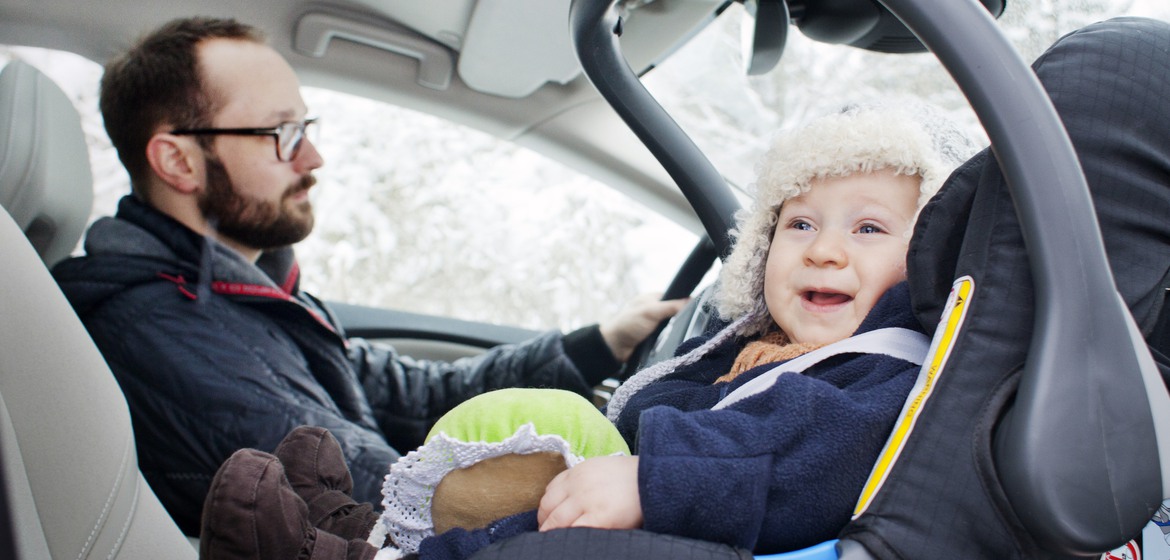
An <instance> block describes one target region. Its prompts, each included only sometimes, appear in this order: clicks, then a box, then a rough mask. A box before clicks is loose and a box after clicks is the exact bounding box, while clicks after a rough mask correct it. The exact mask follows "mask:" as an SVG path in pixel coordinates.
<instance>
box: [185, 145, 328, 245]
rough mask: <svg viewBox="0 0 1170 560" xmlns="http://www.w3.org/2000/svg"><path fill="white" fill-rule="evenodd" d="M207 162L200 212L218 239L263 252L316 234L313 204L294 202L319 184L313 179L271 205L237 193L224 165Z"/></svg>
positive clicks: (303, 180) (292, 187)
mask: <svg viewBox="0 0 1170 560" xmlns="http://www.w3.org/2000/svg"><path fill="white" fill-rule="evenodd" d="M206 161H207V190H206V191H205V192H204V193H203V196H202V197H200V198H199V209H200V210H201V211H202V212H203V215H204V216H206V217H207V220H208V222H209V223H211V225H212V227H213V228H214V229H215V231H216V232H217V233H218V234H219V235H221V236H224V237H227V238H230V239H233V240H235V241H236V242H238V243H241V244H243V245H246V246H248V247H252V248H255V249H260V250H262V251H263V250H268V249H275V248H277V247H284V246H286V245H292V244H293V243H297V242H298V241H301V240H303V239H304V238H305V237H308V235H309V232H311V231H313V206H312V204H310V203H309V201H308V200H302V201H299V202H293V201H292V197H293V196H294V195H296V194H298V193H300V192H301V191H305V190H308V189H309V187H312V186H313V184H315V183H316V182H317V181H316V179H314V178H313V176H312V175H305V176H304V177H303V178H301V180H300V181H297V182H296V183H294V184H292V185H289V187H288V188H287V189H285V192H284V194H283V195H282V196H281V197H280V200H279V201H277V202H272V201H266V200H259V199H255V198H250V197H247V196H244V195H241V194H240V193H238V192H236V188H235V185H234V184H233V183H232V180H231V177H229V176H228V173H227V169H226V168H224V166H223V163H221V162H220V161H219V159H218V158H216V157H211V156H210V154H209V157H207V158H206Z"/></svg>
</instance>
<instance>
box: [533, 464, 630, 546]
mask: <svg viewBox="0 0 1170 560" xmlns="http://www.w3.org/2000/svg"><path fill="white" fill-rule="evenodd" d="M536 520H537V522H538V523H540V530H541V531H548V530H551V529H561V528H564V527H598V528H601V529H637V528H639V527H641V526H642V500H641V498H640V497H639V496H638V458H637V457H627V456H612V457H594V458H592V459H586V460H584V461H582V462H581V463H579V464H578V465H577V466H575V467H573V468H571V469H567V470H565V471H562V472H561V474H558V475H557V476H556V478H554V479H552V482H549V483H548V487H547V488H545V490H544V497H543V498H541V500H540V509H538V510H537V512H536Z"/></svg>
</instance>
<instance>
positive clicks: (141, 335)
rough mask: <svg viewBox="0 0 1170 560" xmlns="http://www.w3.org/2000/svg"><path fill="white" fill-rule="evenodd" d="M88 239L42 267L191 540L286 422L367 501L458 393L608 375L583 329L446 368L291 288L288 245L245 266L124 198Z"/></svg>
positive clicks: (579, 386)
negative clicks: (303, 430) (330, 449)
mask: <svg viewBox="0 0 1170 560" xmlns="http://www.w3.org/2000/svg"><path fill="white" fill-rule="evenodd" d="M85 248H86V253H87V255H86V256H84V257H79V258H74V259H70V260H67V261H64V262H62V263H61V264H59V265H58V266H57V267H55V269H54V271H53V272H54V276H55V277H56V279H57V281H58V282H59V284H60V285H61V288H62V290H63V291H64V292H65V294H66V296H67V297H68V298H69V301H70V302H71V303H72V305H73V307H74V309H75V310H76V311H77V313H78V315H79V316H80V317H81V319H82V321H83V322H84V323H85V325H86V327H87V328H88V330H89V332H90V335H91V336H92V337H93V339H94V342H95V343H96V344H97V346H98V348H99V349H100V350H101V352H102V354H103V356H104V357H105V359H106V361H107V362H108V363H109V365H110V369H111V370H113V372H114V375H115V376H116V377H117V380H118V382H119V384H120V386H121V388H122V391H123V393H124V394H125V396H126V401H127V403H128V405H129V407H130V412H131V417H132V420H133V425H134V435H135V439H136V442H137V447H138V461H139V468H140V469H141V470H142V473H143V475H144V476H145V477H146V480H147V481H148V482H149V483H150V485H151V488H152V489H153V490H154V492H155V493H156V494H158V497H159V498H160V500H161V501H162V503H163V504H164V505H165V506H166V508H167V510H168V512H170V514H171V515H172V516H173V517H174V518H175V519H176V521H177V522H178V524H179V526H180V527H181V528H182V529H183V530H184V531H185V532H187V533H188V534H198V531H199V516H200V512H201V510H202V506H203V499H204V497H205V496H206V494H207V488H208V486H209V485H210V482H211V478H212V476H213V475H214V474H215V471H216V470H217V469H218V468H219V466H220V464H222V463H223V461H224V460H226V459H227V458H228V456H230V455H231V454H232V453H233V452H234V451H236V450H237V449H240V448H244V447H251V448H256V449H261V450H265V451H271V450H272V449H274V448H275V447H276V444H277V443H278V442H279V441H280V440H281V439H282V438H283V437H284V436H285V435H286V434H287V433H288V432H289V431H291V430H292V429H293V428H295V427H297V426H299V425H302V424H309V425H316V426H323V427H325V428H328V429H329V430H330V431H331V432H332V433H333V435H334V436H336V437H337V439H338V441H339V442H340V443H341V446H342V448H343V449H344V451H345V455H346V459H347V461H348V462H349V466H350V470H351V471H352V473H353V478H354V482H355V489H354V493H355V497H356V498H357V499H359V500H363V501H367V502H371V503H374V504H375V505H376V504H378V503H380V501H381V495H380V491H381V483H382V478H383V476H384V475H385V474H386V472H387V468H388V466H389V464H390V463H391V462H393V461H394V460H396V459H397V458H398V451H397V450H410V449H413V448H414V447H416V446H417V445H419V444H420V443H421V442H422V439H423V437H424V436H425V435H426V432H427V430H428V429H429V427H430V425H431V424H432V423H433V422H434V421H435V420H436V419H438V417H439V416H441V415H442V414H443V413H444V412H446V411H447V410H449V409H450V408H452V407H453V406H455V405H456V404H458V403H459V402H461V401H463V400H465V399H467V398H469V397H471V396H474V395H475V394H478V393H481V392H483V391H486V390H490V389H494V388H500V387H508V386H519V385H523V386H546V387H559V388H565V389H570V390H574V391H577V392H580V393H582V394H586V393H587V392H588V391H589V389H590V387H591V386H592V385H593V384H594V383H596V382H597V381H599V380H600V379H601V378H604V377H605V376H606V375H607V374H609V373H612V371H613V369H616V363H615V362H614V361H613V357H612V355H611V354H609V352H608V350H607V349H605V350H603V348H605V347H604V341H602V340H601V338H600V334H599V333H598V332H597V330H596V327H593V328H591V329H582V330H581V331H578V332H575V333H571V334H570V335H565V336H562V335H560V334H559V333H554V332H550V333H546V334H543V335H541V336H538V337H536V338H535V339H533V340H530V341H528V342H526V343H522V344H519V345H511V346H503V347H499V348H496V349H493V350H491V351H489V352H487V353H485V354H483V355H481V356H477V357H475V358H471V359H463V360H458V361H456V362H452V363H440V362H428V361H421V360H414V359H411V358H409V357H406V356H401V355H398V354H397V353H396V352H395V351H394V349H393V348H390V347H388V346H386V345H376V344H372V343H370V342H369V341H365V340H361V339H354V338H347V337H346V336H345V333H344V332H342V331H341V329H340V327H339V325H338V324H337V323H336V321H335V320H334V319H333V318H332V317H331V315H330V313H329V310H328V308H327V307H326V306H325V305H323V304H322V303H321V302H319V301H317V300H316V299H314V298H313V297H312V296H310V295H308V294H306V293H304V292H302V291H300V290H299V289H298V288H297V270H296V265H295V262H294V260H293V257H292V251H291V250H281V251H272V252H268V253H265V254H264V256H262V257H261V259H260V261H259V262H258V263H257V264H256V265H253V264H251V263H249V262H247V261H245V260H244V259H243V258H241V257H240V256H239V255H238V254H237V253H235V252H234V251H231V250H230V249H227V248H226V247H224V246H222V245H220V244H218V243H215V242H212V241H209V240H205V239H203V238H202V237H201V236H199V235H197V234H195V233H194V232H192V231H191V230H189V229H187V228H186V227H184V226H182V225H181V224H179V223H178V222H176V221H174V220H172V219H171V218H170V217H168V216H165V215H163V214H161V213H159V212H157V211H155V210H153V209H151V208H150V207H148V206H146V205H144V204H142V203H140V202H138V201H137V200H136V199H135V198H133V197H126V198H124V199H123V200H122V201H121V202H120V204H119V208H118V214H117V216H116V217H115V218H104V219H102V220H99V221H98V222H96V223H95V224H94V225H93V227H92V228H91V229H90V230H89V232H88V233H87V236H86V243H85ZM566 352H568V353H566ZM570 355H571V356H573V358H572V359H571V358H570ZM598 356H601V357H602V358H598ZM590 360H593V361H594V362H597V363H588V362H589V361H590ZM599 363H600V364H605V365H604V367H592V366H597V365H599ZM586 365H588V366H591V367H589V368H588V369H586ZM579 366H580V367H579ZM581 371H589V372H590V374H589V375H588V376H583V375H582V374H581V373H580V372H581Z"/></svg>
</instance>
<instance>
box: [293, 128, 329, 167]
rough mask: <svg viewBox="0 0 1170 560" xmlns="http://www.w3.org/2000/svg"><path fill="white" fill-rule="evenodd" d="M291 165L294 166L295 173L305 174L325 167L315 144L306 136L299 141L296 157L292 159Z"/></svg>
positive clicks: (323, 159)
mask: <svg viewBox="0 0 1170 560" xmlns="http://www.w3.org/2000/svg"><path fill="white" fill-rule="evenodd" d="M293 163H294V164H296V166H297V171H300V172H302V173H306V172H309V171H312V170H314V169H317V168H318V167H321V166H322V165H325V158H323V157H321V152H318V151H317V146H316V144H313V141H312V140H309V138H308V137H307V136H306V137H305V138H303V139H302V140H301V146H300V149H299V150H298V151H297V157H295V158H293Z"/></svg>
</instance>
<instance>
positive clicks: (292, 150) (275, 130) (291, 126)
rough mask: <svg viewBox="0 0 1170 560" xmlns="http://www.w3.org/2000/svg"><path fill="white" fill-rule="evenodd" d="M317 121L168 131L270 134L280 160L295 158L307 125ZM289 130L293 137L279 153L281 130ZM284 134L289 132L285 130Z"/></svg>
mask: <svg viewBox="0 0 1170 560" xmlns="http://www.w3.org/2000/svg"><path fill="white" fill-rule="evenodd" d="M316 123H317V117H310V118H307V119H305V120H303V121H301V122H283V123H280V124H278V125H276V126H274V127H271V128H176V129H175V130H172V131H170V133H171V134H175V135H178V136H192V135H196V136H201V135H221V134H222V135H230V136H271V137H272V139H273V140H274V141H275V142H276V159H278V160H280V161H292V160H294V159H296V158H297V154H299V153H300V151H301V144H303V143H304V141H305V138H306V137H307V136H308V129H309V125H313V124H316ZM286 130H291V131H292V132H291V134H293V135H294V137H293V138H292V139H291V145H289V147H288V148H287V151H288V153H287V154H282V153H281V146H284V145H286V144H285V143H284V142H281V138H280V135H281V131H286ZM285 134H290V133H289V132H285Z"/></svg>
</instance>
